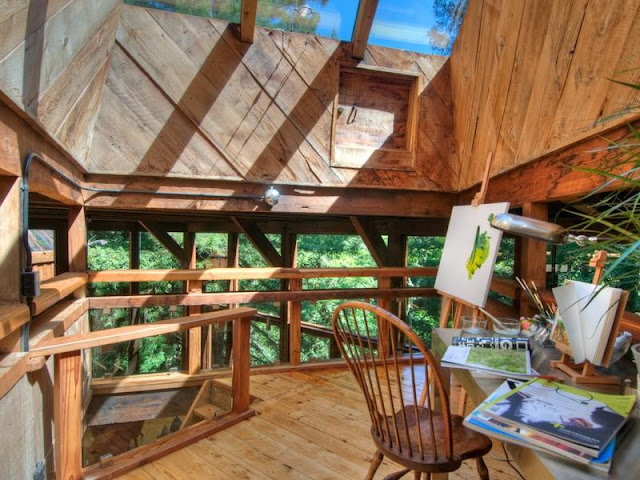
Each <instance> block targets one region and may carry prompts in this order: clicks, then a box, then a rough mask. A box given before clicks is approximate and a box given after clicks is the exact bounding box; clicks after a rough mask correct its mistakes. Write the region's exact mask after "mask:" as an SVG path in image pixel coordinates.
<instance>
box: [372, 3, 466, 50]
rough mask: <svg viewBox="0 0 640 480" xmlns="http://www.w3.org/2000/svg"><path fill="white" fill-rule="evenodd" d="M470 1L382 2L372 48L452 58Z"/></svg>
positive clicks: (379, 4) (374, 25) (377, 12)
mask: <svg viewBox="0 0 640 480" xmlns="http://www.w3.org/2000/svg"><path fill="white" fill-rule="evenodd" d="M466 6H467V0H404V1H402V2H399V1H397V0H379V2H378V9H377V10H376V14H375V17H374V19H373V27H372V29H371V35H370V36H369V44H371V45H380V46H383V47H391V48H398V49H401V50H408V51H411V52H419V53H431V54H438V55H449V54H450V53H451V47H452V46H453V41H454V40H455V37H456V35H457V33H458V29H459V27H460V23H461V22H462V17H463V15H464V10H465V8H466Z"/></svg>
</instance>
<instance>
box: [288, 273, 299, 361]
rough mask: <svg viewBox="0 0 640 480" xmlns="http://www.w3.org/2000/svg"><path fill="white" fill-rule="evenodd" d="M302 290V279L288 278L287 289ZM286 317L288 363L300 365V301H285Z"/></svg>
mask: <svg viewBox="0 0 640 480" xmlns="http://www.w3.org/2000/svg"><path fill="white" fill-rule="evenodd" d="M300 290H302V279H300V278H292V279H291V280H289V291H291V292H298V291H300ZM287 317H288V320H289V364H290V365H300V353H301V350H302V347H301V344H302V330H301V326H302V305H301V303H300V302H291V301H289V302H287Z"/></svg>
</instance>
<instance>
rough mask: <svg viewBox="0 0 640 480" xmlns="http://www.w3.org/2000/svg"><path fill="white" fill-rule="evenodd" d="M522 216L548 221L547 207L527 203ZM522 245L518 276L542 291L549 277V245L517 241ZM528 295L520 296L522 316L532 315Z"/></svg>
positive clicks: (526, 240) (518, 262)
mask: <svg viewBox="0 0 640 480" xmlns="http://www.w3.org/2000/svg"><path fill="white" fill-rule="evenodd" d="M522 215H523V216H525V217H530V218H535V219H537V220H544V221H546V220H547V205H546V204H544V203H525V204H524V205H522ZM516 242H519V243H520V248H519V252H520V256H519V258H518V259H517V260H516V262H517V265H518V267H517V268H516V271H517V272H518V276H519V277H520V278H522V279H523V280H526V281H527V282H529V283H531V282H535V284H536V287H538V289H540V290H544V289H545V288H546V285H547V282H546V276H547V270H546V267H547V244H546V243H545V242H544V241H542V240H536V239H533V238H522V237H519V238H517V239H516ZM525 296H526V295H520V296H519V304H518V305H517V307H518V310H519V312H520V313H521V314H528V313H532V312H533V311H532V310H531V305H530V304H529V303H528V302H527V301H526V300H525V299H524V297H525Z"/></svg>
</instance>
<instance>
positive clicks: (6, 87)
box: [0, 0, 120, 112]
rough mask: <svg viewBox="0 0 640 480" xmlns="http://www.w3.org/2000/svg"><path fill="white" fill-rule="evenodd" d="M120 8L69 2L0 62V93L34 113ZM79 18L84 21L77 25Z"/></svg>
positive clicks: (113, 1)
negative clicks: (82, 49)
mask: <svg viewBox="0 0 640 480" xmlns="http://www.w3.org/2000/svg"><path fill="white" fill-rule="evenodd" d="M119 4H120V2H119V1H118V0H105V1H101V2H98V3H95V2H93V1H91V0H75V1H73V2H69V3H68V4H67V5H66V6H65V7H64V8H62V9H61V10H60V11H59V12H58V13H57V14H56V15H54V16H53V17H51V18H50V19H49V21H47V22H46V23H45V24H43V25H41V26H40V27H39V28H38V29H36V30H35V31H34V32H33V33H31V34H30V35H29V36H28V37H27V38H26V39H24V40H23V41H22V42H21V43H20V45H18V46H17V47H16V48H15V49H14V50H12V52H11V53H10V54H9V55H8V56H7V57H5V58H4V59H3V60H2V61H0V89H2V91H3V92H4V93H5V94H6V95H7V96H8V97H9V98H11V100H13V101H14V102H15V103H16V104H17V105H18V106H20V107H21V108H23V109H24V110H26V111H30V112H35V111H36V110H37V107H38V101H39V98H40V96H41V95H42V94H43V93H44V92H46V90H47V89H48V88H49V87H50V86H51V85H52V84H53V82H54V81H55V80H56V79H57V78H58V77H59V76H60V75H61V74H63V73H64V72H65V70H66V68H67V66H68V65H69V63H70V62H71V60H72V59H73V57H74V56H75V55H76V54H77V53H78V52H79V51H80V50H81V48H82V47H83V46H84V45H85V44H86V43H87V42H88V41H89V40H90V39H91V38H92V37H93V36H94V35H95V34H96V32H97V31H98V30H99V29H100V27H101V26H102V24H103V23H104V21H105V19H106V18H108V17H109V15H110V14H111V12H112V11H113V10H115V9H116V8H117V7H118V6H119ZM78 18H82V19H84V21H83V22H77V21H76V20H77V19H78ZM71 25H74V28H73V29H70V27H71ZM45 46H46V49H45Z"/></svg>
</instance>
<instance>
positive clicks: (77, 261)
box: [68, 207, 87, 272]
mask: <svg viewBox="0 0 640 480" xmlns="http://www.w3.org/2000/svg"><path fill="white" fill-rule="evenodd" d="M68 245H69V247H68V248H69V271H70V272H86V271H87V219H86V216H85V210H84V207H70V208H69V228H68Z"/></svg>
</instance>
